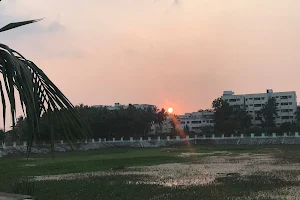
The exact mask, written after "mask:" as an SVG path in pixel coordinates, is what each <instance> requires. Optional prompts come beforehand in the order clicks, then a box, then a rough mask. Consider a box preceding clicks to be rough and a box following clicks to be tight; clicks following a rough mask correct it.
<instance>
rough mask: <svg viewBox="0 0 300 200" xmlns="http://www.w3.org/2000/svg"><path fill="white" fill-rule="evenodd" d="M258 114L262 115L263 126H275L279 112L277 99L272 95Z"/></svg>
mask: <svg viewBox="0 0 300 200" xmlns="http://www.w3.org/2000/svg"><path fill="white" fill-rule="evenodd" d="M258 116H259V117H261V125H262V127H263V128H266V127H267V128H271V127H275V126H276V123H275V119H276V117H277V116H278V114H277V104H276V99H275V98H274V97H271V98H269V99H268V102H267V103H266V104H265V105H263V107H262V109H261V110H260V111H259V113H258Z"/></svg>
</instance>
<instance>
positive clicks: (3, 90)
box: [0, 19, 88, 153]
mask: <svg viewBox="0 0 300 200" xmlns="http://www.w3.org/2000/svg"><path fill="white" fill-rule="evenodd" d="M38 21H40V19H38V20H29V21H23V22H16V23H10V24H8V25H6V26H4V27H3V28H1V29H0V33H1V32H4V31H8V30H10V29H14V28H17V27H20V26H23V25H27V24H31V23H35V22H38ZM0 72H1V73H2V75H3V79H2V80H0V95H1V101H2V106H3V116H2V117H3V122H4V127H5V123H6V122H5V118H6V106H7V103H9V104H10V113H11V117H12V126H13V127H15V122H16V97H17V96H16V93H15V92H17V93H18V94H19V100H20V103H21V106H22V110H23V113H24V115H25V116H26V119H27V122H28V130H29V132H28V137H27V138H28V147H27V152H28V153H29V152H30V150H31V147H32V143H33V140H34V139H35V138H36V136H37V134H38V133H39V122H40V118H41V116H42V115H43V114H44V113H47V115H48V116H49V125H50V128H51V127H52V124H53V123H52V122H51V121H52V120H61V121H63V122H69V124H72V126H74V127H75V128H76V129H78V130H80V131H79V133H80V135H81V136H86V135H87V130H88V129H87V125H86V123H85V122H84V121H83V119H82V118H81V116H80V115H79V114H78V112H77V111H76V110H75V109H74V106H73V105H72V103H71V102H70V101H69V100H68V99H67V98H66V97H65V96H64V94H63V93H62V92H61V91H60V90H59V89H58V88H57V87H56V86H55V84H54V83H53V82H52V81H51V80H50V79H49V78H48V77H47V75H46V74H45V73H44V72H43V71H42V70H41V69H40V68H38V67H37V66H36V65H35V64H34V63H33V62H32V61H30V60H28V59H26V58H25V57H24V56H22V55H21V54H20V53H18V52H17V51H15V50H13V49H11V48H9V47H8V46H6V45H4V44H1V43H0ZM6 97H7V99H8V102H7V100H6ZM48 113H50V114H48ZM51 129H53V128H51ZM68 130H69V127H65V131H64V132H65V136H66V138H67V139H68V140H72V138H73V137H72V134H71V133H70V131H68ZM51 135H52V136H53V131H52V134H51ZM51 143H52V145H51V146H52V149H53V143H54V142H53V137H52V142H51Z"/></svg>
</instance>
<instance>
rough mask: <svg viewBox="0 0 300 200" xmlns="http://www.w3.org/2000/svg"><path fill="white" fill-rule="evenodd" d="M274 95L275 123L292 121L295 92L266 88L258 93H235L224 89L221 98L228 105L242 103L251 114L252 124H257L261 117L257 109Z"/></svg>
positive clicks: (295, 102) (294, 107)
mask: <svg viewBox="0 0 300 200" xmlns="http://www.w3.org/2000/svg"><path fill="white" fill-rule="evenodd" d="M270 97H274V98H275V99H276V103H277V113H278V117H277V118H276V120H275V121H276V125H277V126H280V124H282V123H284V122H292V121H294V120H295V112H296V110H297V96H296V92H294V91H292V92H273V90H271V89H268V90H267V92H266V93H258V94H243V95H235V94H234V92H232V91H224V93H223V96H222V97H221V98H222V99H223V100H225V101H227V102H228V103H229V104H230V105H244V106H245V108H246V110H247V113H249V114H251V115H252V118H253V119H252V124H253V125H254V126H258V125H260V124H261V119H260V118H259V117H258V115H257V114H258V111H260V110H261V109H262V106H263V105H264V104H266V103H267V101H268V98H270Z"/></svg>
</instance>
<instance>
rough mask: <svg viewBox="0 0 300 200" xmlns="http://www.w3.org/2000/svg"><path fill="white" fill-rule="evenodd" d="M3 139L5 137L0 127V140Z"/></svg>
mask: <svg viewBox="0 0 300 200" xmlns="http://www.w3.org/2000/svg"><path fill="white" fill-rule="evenodd" d="M4 139H5V131H4V130H3V129H0V141H4ZM0 145H1V143H0Z"/></svg>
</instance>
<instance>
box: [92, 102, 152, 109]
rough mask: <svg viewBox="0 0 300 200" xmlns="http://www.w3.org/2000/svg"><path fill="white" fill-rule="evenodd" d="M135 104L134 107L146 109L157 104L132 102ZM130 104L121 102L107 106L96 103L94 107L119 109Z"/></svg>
mask: <svg viewBox="0 0 300 200" xmlns="http://www.w3.org/2000/svg"><path fill="white" fill-rule="evenodd" d="M131 105H133V106H134V107H136V108H138V109H143V110H144V109H146V108H149V107H152V108H154V107H155V106H154V105H150V104H131ZM128 106H129V105H121V104H120V103H115V105H113V106H105V105H95V106H93V107H96V108H100V107H102V108H107V109H108V110H117V109H120V108H124V109H126V108H128Z"/></svg>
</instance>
